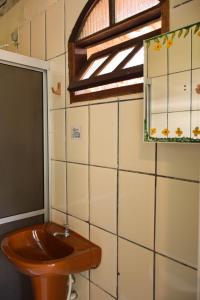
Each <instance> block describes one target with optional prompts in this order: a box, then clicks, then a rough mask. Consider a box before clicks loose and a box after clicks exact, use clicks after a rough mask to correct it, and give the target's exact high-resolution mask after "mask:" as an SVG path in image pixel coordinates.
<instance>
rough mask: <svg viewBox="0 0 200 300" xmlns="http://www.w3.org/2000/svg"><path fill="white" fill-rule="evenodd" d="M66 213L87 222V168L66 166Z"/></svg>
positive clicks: (73, 165)
mask: <svg viewBox="0 0 200 300" xmlns="http://www.w3.org/2000/svg"><path fill="white" fill-rule="evenodd" d="M67 199H68V213H69V214H71V215H73V216H75V217H78V218H80V219H82V220H85V221H88V220H89V194H88V166H84V165H78V164H71V163H68V164H67Z"/></svg>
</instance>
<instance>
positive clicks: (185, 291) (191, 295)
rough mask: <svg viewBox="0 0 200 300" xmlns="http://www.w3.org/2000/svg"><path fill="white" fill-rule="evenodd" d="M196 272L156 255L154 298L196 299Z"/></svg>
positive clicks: (161, 299) (159, 299)
mask: <svg viewBox="0 0 200 300" xmlns="http://www.w3.org/2000/svg"><path fill="white" fill-rule="evenodd" d="M196 299H197V272H196V271H195V270H193V269H191V268H189V267H186V266H184V265H181V264H179V263H176V262H174V261H171V260H169V259H167V258H165V257H162V256H160V255H157V257H156V300H196Z"/></svg>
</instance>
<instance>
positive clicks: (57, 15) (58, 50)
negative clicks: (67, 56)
mask: <svg viewBox="0 0 200 300" xmlns="http://www.w3.org/2000/svg"><path fill="white" fill-rule="evenodd" d="M46 29H47V59H50V58H53V57H56V56H58V55H60V54H63V53H64V51H65V41H64V0H60V1H58V2H57V3H55V4H54V5H52V6H50V7H49V8H48V9H47V12H46Z"/></svg>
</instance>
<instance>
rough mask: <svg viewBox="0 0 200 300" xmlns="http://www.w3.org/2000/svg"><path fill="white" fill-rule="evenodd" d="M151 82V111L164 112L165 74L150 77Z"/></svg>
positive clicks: (165, 107) (165, 106)
mask: <svg viewBox="0 0 200 300" xmlns="http://www.w3.org/2000/svg"><path fill="white" fill-rule="evenodd" d="M154 69H156V68H154ZM151 82H152V86H151V113H166V112H167V76H161V77H156V78H152V80H151Z"/></svg>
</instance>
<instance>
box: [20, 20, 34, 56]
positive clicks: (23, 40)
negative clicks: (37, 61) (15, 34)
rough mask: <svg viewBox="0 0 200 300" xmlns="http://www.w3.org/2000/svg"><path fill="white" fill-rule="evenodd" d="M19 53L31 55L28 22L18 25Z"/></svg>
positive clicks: (29, 26)
mask: <svg viewBox="0 0 200 300" xmlns="http://www.w3.org/2000/svg"><path fill="white" fill-rule="evenodd" d="M18 52H19V54H22V55H26V56H30V55H31V25H30V22H25V23H24V24H22V25H21V26H20V27H19V46H18Z"/></svg>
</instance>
